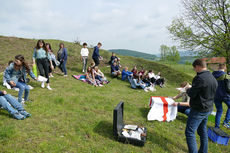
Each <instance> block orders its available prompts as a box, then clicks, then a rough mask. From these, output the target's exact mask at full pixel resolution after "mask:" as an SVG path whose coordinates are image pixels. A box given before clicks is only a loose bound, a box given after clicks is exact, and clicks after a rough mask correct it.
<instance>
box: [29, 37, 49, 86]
mask: <svg viewBox="0 0 230 153" xmlns="http://www.w3.org/2000/svg"><path fill="white" fill-rule="evenodd" d="M35 62H36V63H37V67H38V70H39V73H40V75H41V76H45V77H46V78H47V81H46V83H47V89H49V90H52V88H51V87H50V84H49V63H50V65H51V68H52V69H53V64H52V61H51V57H50V55H49V54H48V51H47V49H46V46H45V42H44V41H43V40H38V42H37V45H36V47H35V48H34V53H33V65H34V64H35ZM41 87H42V88H45V82H42V84H41Z"/></svg>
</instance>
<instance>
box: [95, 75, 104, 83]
mask: <svg viewBox="0 0 230 153" xmlns="http://www.w3.org/2000/svg"><path fill="white" fill-rule="evenodd" d="M95 79H97V80H99V81H101V82H102V81H103V80H102V78H101V77H100V76H99V75H96V76H95Z"/></svg>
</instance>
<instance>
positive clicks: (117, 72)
mask: <svg viewBox="0 0 230 153" xmlns="http://www.w3.org/2000/svg"><path fill="white" fill-rule="evenodd" d="M111 74H112V76H113V77H114V78H116V77H118V76H119V75H121V71H120V70H119V66H117V63H116V62H114V63H113V65H111Z"/></svg>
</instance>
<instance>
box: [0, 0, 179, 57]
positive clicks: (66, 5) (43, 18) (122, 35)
mask: <svg viewBox="0 0 230 153" xmlns="http://www.w3.org/2000/svg"><path fill="white" fill-rule="evenodd" d="M179 10H181V7H180V0H85V1H83V0H0V35H5V36H16V37H25V38H38V39H40V38H42V39H60V40H66V41H74V40H76V39H77V38H78V39H79V40H81V41H82V42H87V43H88V44H92V45H95V44H96V43H97V42H99V41H100V42H102V44H103V48H104V49H117V48H122V49H133V50H137V51H141V52H146V53H151V54H156V53H158V52H159V48H160V45H162V44H166V45H168V46H170V45H173V44H174V42H173V41H171V39H170V37H169V32H168V31H167V29H166V26H168V25H170V23H171V21H172V19H173V18H174V17H176V16H177V15H178V14H179Z"/></svg>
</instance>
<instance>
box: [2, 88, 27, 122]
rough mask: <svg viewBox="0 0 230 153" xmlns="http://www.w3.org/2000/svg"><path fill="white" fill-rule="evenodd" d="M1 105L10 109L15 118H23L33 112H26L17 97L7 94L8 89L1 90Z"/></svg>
mask: <svg viewBox="0 0 230 153" xmlns="http://www.w3.org/2000/svg"><path fill="white" fill-rule="evenodd" d="M0 107H3V109H5V110H6V111H8V112H9V113H10V114H11V115H12V116H13V117H14V118H15V119H18V120H23V119H25V118H27V117H30V116H31V114H30V113H28V112H26V110H25V109H24V108H23V106H22V105H21V104H20V103H19V102H18V101H17V99H16V98H14V97H13V96H11V95H10V94H7V92H6V91H0Z"/></svg>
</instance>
